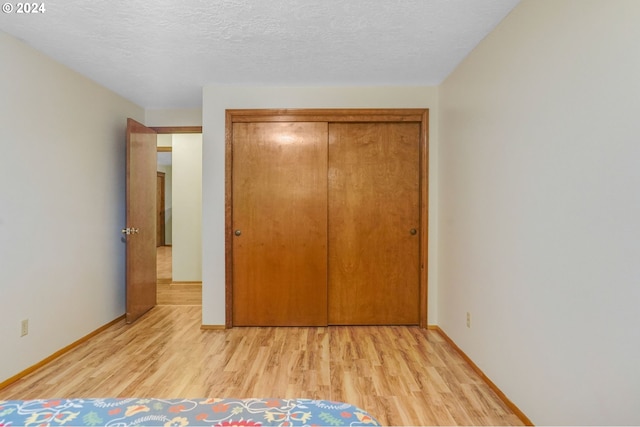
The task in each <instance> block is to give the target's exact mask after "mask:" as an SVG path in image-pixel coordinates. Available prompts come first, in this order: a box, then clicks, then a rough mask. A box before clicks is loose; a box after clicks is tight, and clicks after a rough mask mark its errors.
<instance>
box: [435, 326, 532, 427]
mask: <svg viewBox="0 0 640 427" xmlns="http://www.w3.org/2000/svg"><path fill="white" fill-rule="evenodd" d="M428 329H431V330H435V331H437V332H438V333H439V334H440V336H441V337H442V338H444V340H445V341H446V342H448V343H449V344H450V345H451V347H453V349H454V350H455V351H456V352H457V353H458V354H459V355H460V356H461V357H462V358H463V359H464V360H465V361H466V362H467V363H468V364H469V366H471V369H473V370H474V371H475V372H476V373H477V374H478V375H480V378H481V379H482V381H484V382H485V383H486V384H487V385H488V386H489V388H490V389H491V390H493V391H494V393H495V394H496V395H497V396H498V398H500V400H502V401H503V402H504V404H505V405H507V406H508V407H509V409H511V410H512V411H513V413H514V414H516V416H517V417H518V418H520V421H522V422H523V423H524V425H526V426H533V425H535V424H533V423H532V422H531V420H530V419H529V417H527V416H526V415H525V413H524V412H522V411H521V410H520V408H518V407H517V406H516V405H515V403H513V402H512V401H511V400H510V399H509V398H508V397H507V395H506V394H504V393H503V392H502V390H500V389H499V388H498V386H497V385H495V383H494V382H493V381H491V380H490V379H489V377H487V376H486V375H485V374H484V372H482V369H480V368H479V367H478V365H476V364H475V363H474V362H473V360H471V358H470V357H469V356H467V355H466V353H465V352H464V351H462V350H461V349H460V347H458V345H457V344H456V343H455V342H454V341H453V340H452V339H451V338H450V337H449V335H447V334H446V333H445V332H444V331H443V330H442V329H441V328H440V327H439V326H438V325H429V326H428Z"/></svg>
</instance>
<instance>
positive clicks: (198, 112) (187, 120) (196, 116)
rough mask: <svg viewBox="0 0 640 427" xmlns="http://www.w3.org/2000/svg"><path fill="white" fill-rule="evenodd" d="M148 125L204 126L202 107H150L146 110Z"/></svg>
mask: <svg viewBox="0 0 640 427" xmlns="http://www.w3.org/2000/svg"><path fill="white" fill-rule="evenodd" d="M144 124H145V125H146V126H153V127H163V126H202V109H201V108H182V109H164V110H160V109H148V110H146V111H145V122H144Z"/></svg>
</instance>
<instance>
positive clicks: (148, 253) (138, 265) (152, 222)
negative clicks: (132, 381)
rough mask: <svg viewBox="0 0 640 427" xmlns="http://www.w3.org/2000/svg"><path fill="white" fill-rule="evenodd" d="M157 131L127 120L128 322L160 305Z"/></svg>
mask: <svg viewBox="0 0 640 427" xmlns="http://www.w3.org/2000/svg"><path fill="white" fill-rule="evenodd" d="M156 145H157V142H156V132H155V131H154V130H152V129H149V128H147V127H145V126H143V125H142V124H140V123H138V122H136V121H135V120H133V119H128V120H127V179H126V181H127V183H126V187H127V196H126V198H127V200H126V203H127V229H129V230H130V234H127V235H126V239H127V279H126V280H127V304H126V305H127V312H126V319H127V323H131V322H134V321H135V320H137V319H138V318H139V317H140V316H142V315H143V314H144V313H146V312H147V311H148V310H150V309H151V308H153V307H154V306H155V305H156V273H157V272H156V161H157V160H156Z"/></svg>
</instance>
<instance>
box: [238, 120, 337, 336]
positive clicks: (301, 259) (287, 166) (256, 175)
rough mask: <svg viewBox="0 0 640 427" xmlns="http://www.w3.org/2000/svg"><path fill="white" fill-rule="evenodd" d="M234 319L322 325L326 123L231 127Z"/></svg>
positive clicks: (324, 303)
mask: <svg viewBox="0 0 640 427" xmlns="http://www.w3.org/2000/svg"><path fill="white" fill-rule="evenodd" d="M232 186H233V190H232V191H233V324H234V325H235V326H265V325H269V326H302V325H306V326H316V325H326V324H327V123H305V122H295V123H260V122H258V123H234V124H233V175H232Z"/></svg>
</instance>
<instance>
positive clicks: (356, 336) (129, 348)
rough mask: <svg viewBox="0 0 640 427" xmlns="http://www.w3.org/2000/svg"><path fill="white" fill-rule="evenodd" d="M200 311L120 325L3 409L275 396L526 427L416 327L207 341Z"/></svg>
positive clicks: (314, 330)
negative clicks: (34, 403) (79, 401)
mask: <svg viewBox="0 0 640 427" xmlns="http://www.w3.org/2000/svg"><path fill="white" fill-rule="evenodd" d="M201 316H202V312H201V309H200V307H197V306H157V307H155V308H154V309H153V310H151V311H150V312H149V313H147V314H146V315H145V316H143V317H142V318H141V319H140V320H139V321H138V322H136V323H135V324H133V325H126V324H125V323H124V321H120V322H118V323H117V324H115V325H113V326H112V327H110V328H109V329H107V330H106V331H104V332H103V333H101V334H99V335H98V336H96V337H94V338H92V339H91V340H89V341H88V342H85V343H83V344H81V345H79V346H77V347H76V348H74V349H73V350H72V351H69V352H68V353H66V354H65V355H63V356H61V357H59V358H57V359H55V360H54V361H52V362H51V363H49V364H48V365H46V366H44V367H42V368H40V369H38V370H37V371H35V372H32V373H31V374H30V375H27V376H26V377H24V378H22V379H20V380H18V381H17V382H15V383H13V384H12V385H10V386H8V387H6V388H4V389H1V390H0V399H36V398H56V397H60V398H67V397H69V398H79V397H132V396H135V397H141V398H145V397H147V398H153V397H155V398H197V397H234V398H249V397H274V398H314V399H326V400H339V401H346V402H349V403H351V404H354V405H357V406H359V407H361V408H363V409H365V410H367V411H369V412H371V414H372V415H374V416H375V417H376V418H377V419H378V420H379V421H380V422H381V423H382V424H383V425H446V424H448V425H455V424H459V425H522V423H521V422H520V420H519V419H518V417H517V416H516V415H515V414H514V413H513V411H511V410H510V409H509V408H508V407H507V406H506V405H505V404H504V403H503V402H502V401H501V400H500V399H499V398H498V396H497V395H496V394H495V393H494V391H493V390H491V389H490V388H489V387H488V386H487V385H486V384H485V383H484V382H483V380H482V378H481V377H480V376H479V375H478V374H477V373H476V372H475V371H474V370H473V369H472V368H471V367H470V366H469V364H468V363H467V362H466V361H465V360H464V359H463V358H462V357H461V356H460V355H459V354H458V352H456V351H455V350H454V349H453V348H452V346H451V345H450V344H449V343H448V342H447V341H446V340H445V339H444V338H443V337H442V336H441V335H440V334H439V333H438V332H437V331H433V330H426V329H421V328H419V327H415V326H359V327H346V326H332V327H311V328H300V327H291V328H254V327H247V328H233V329H228V330H201V329H200V321H201Z"/></svg>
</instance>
